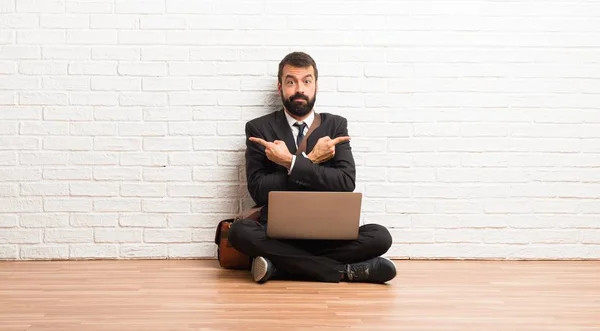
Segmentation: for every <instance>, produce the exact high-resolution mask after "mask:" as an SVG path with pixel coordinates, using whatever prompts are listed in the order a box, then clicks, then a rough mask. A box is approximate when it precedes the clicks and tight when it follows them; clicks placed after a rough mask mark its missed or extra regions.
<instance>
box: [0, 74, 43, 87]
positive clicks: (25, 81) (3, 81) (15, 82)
mask: <svg viewBox="0 0 600 331" xmlns="http://www.w3.org/2000/svg"><path fill="white" fill-rule="evenodd" d="M39 86H40V80H39V78H36V77H24V76H17V77H12V76H6V77H0V90H14V89H19V90H21V89H22V90H25V89H37V88H38V87H39Z"/></svg>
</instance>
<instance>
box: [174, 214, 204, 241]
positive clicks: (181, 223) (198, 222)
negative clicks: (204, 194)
mask: <svg viewBox="0 0 600 331" xmlns="http://www.w3.org/2000/svg"><path fill="white" fill-rule="evenodd" d="M168 223H169V227H170V228H200V227H204V226H206V225H207V224H206V222H205V218H204V217H201V216H199V215H195V214H194V215H170V216H169V218H168ZM210 230H212V234H213V238H212V239H213V240H214V239H215V238H214V235H215V233H214V229H212V228H211V229H210Z"/></svg>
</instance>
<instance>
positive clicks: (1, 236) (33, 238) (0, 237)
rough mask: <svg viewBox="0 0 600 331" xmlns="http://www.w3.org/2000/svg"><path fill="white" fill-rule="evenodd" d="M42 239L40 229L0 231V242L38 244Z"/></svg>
mask: <svg viewBox="0 0 600 331" xmlns="http://www.w3.org/2000/svg"><path fill="white" fill-rule="evenodd" d="M40 241H41V236H40V230H34V229H27V230H14V229H11V230H8V231H0V244H36V243H39V242H40Z"/></svg>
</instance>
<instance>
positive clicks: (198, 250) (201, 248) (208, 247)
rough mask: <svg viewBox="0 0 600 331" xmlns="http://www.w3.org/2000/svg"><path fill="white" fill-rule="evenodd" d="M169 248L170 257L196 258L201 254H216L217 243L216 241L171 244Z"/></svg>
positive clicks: (209, 255) (212, 255)
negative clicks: (210, 242) (209, 242)
mask: <svg viewBox="0 0 600 331" xmlns="http://www.w3.org/2000/svg"><path fill="white" fill-rule="evenodd" d="M168 249H169V258H195V257H199V256H207V257H215V256H216V245H215V244H214V243H212V244H179V245H169V246H168Z"/></svg>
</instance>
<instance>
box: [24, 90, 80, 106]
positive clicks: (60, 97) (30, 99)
mask: <svg viewBox="0 0 600 331" xmlns="http://www.w3.org/2000/svg"><path fill="white" fill-rule="evenodd" d="M19 103H20V104H22V105H48V106H52V105H66V104H67V103H68V97H67V95H66V94H65V93H57V92H19Z"/></svg>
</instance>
